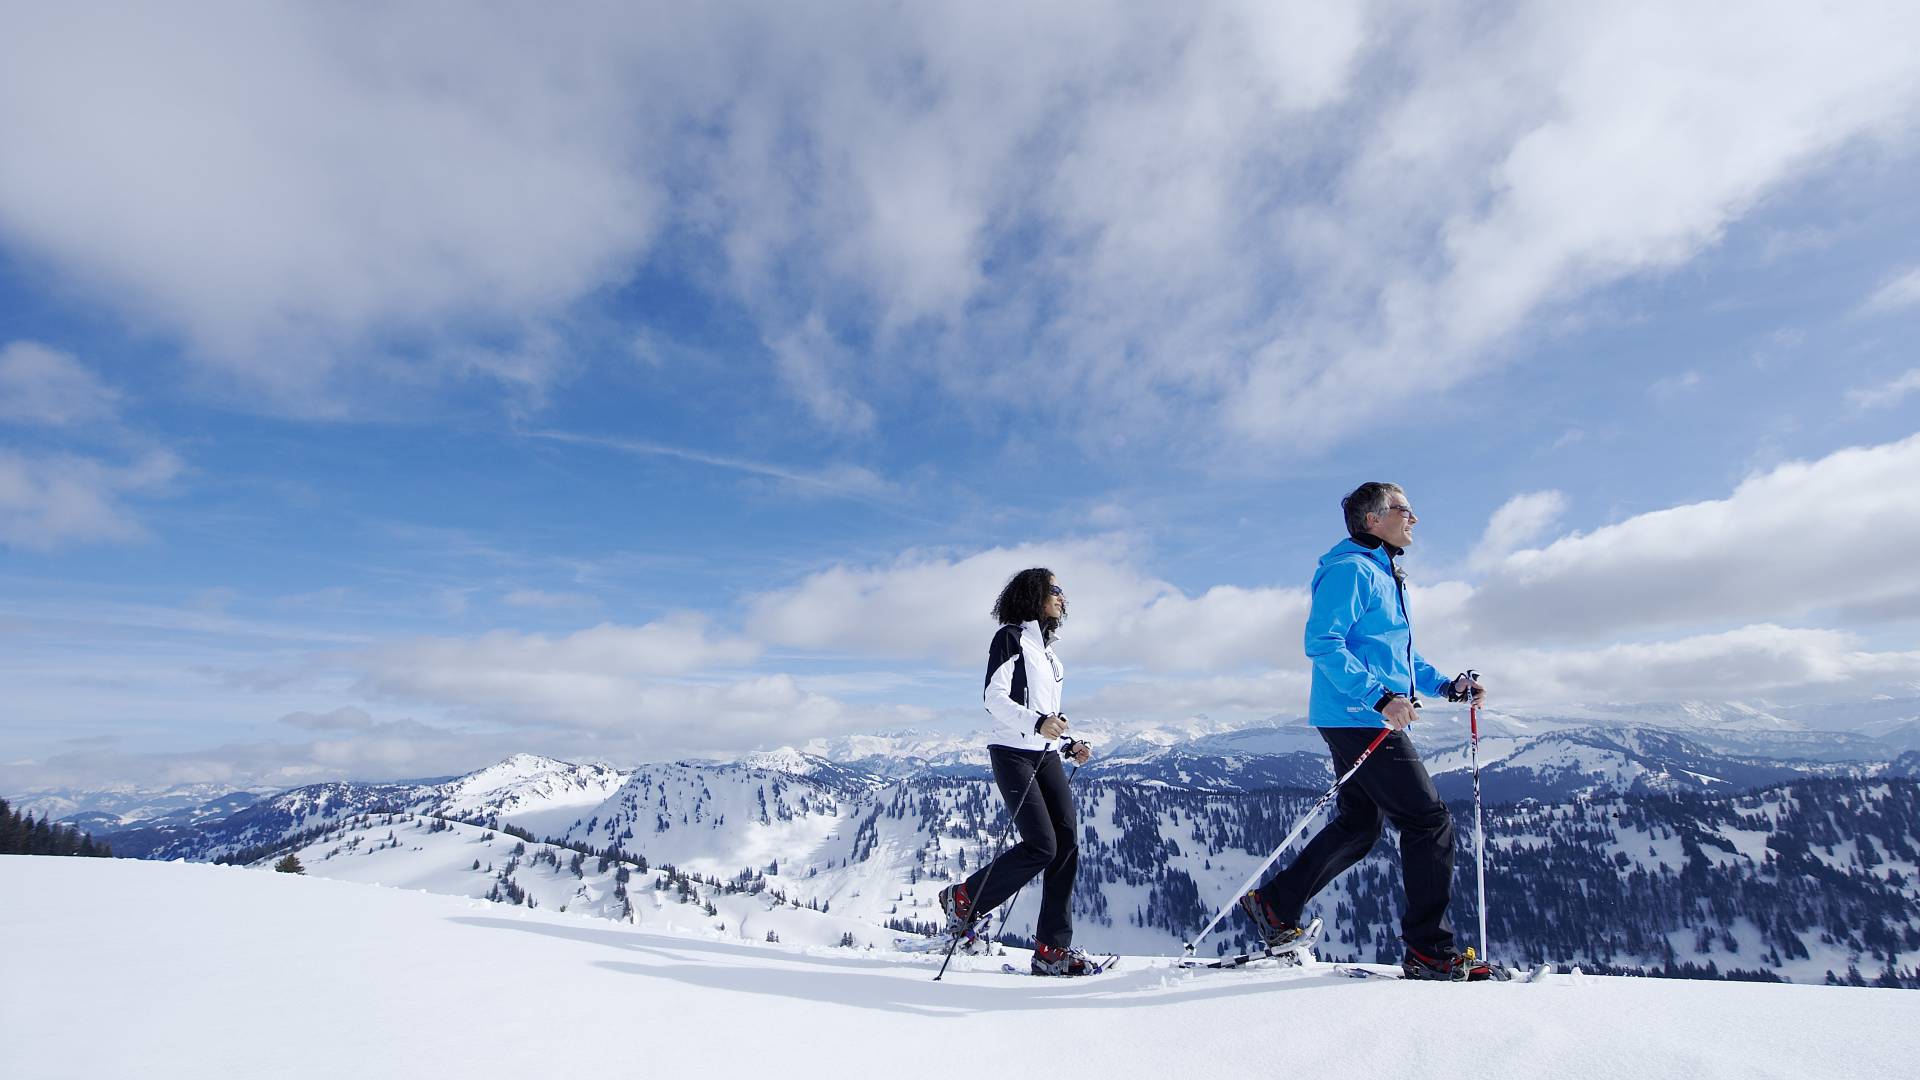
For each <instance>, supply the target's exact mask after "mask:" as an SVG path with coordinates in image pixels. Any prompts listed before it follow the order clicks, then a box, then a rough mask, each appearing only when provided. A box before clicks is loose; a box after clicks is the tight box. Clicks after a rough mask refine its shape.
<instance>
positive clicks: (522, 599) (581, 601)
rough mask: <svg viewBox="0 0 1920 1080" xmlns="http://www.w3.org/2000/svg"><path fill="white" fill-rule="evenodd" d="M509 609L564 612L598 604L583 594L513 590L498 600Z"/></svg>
mask: <svg viewBox="0 0 1920 1080" xmlns="http://www.w3.org/2000/svg"><path fill="white" fill-rule="evenodd" d="M500 599H501V601H502V602H503V603H505V604H506V605H507V606H509V607H524V608H546V609H549V610H564V609H567V608H588V607H595V606H597V605H598V604H599V603H600V602H599V601H598V600H596V599H594V598H593V597H591V596H587V595H585V594H583V593H556V592H545V591H543V590H540V589H515V590H513V591H512V592H510V593H508V594H506V595H505V596H503V597H501V598H500Z"/></svg>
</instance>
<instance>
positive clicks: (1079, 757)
mask: <svg viewBox="0 0 1920 1080" xmlns="http://www.w3.org/2000/svg"><path fill="white" fill-rule="evenodd" d="M1060 750H1061V753H1064V754H1065V755H1066V756H1067V758H1068V759H1069V760H1071V761H1072V762H1073V763H1074V764H1075V765H1085V764H1086V763H1087V759H1088V758H1090V757H1092V756H1093V747H1091V746H1088V745H1087V744H1086V743H1084V742H1081V741H1080V740H1079V739H1068V740H1067V745H1065V746H1063V747H1061V748H1060Z"/></svg>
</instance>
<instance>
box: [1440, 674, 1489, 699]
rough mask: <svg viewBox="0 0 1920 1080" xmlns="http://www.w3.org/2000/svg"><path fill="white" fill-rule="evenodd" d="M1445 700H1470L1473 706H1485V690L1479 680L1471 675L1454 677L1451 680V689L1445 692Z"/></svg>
mask: <svg viewBox="0 0 1920 1080" xmlns="http://www.w3.org/2000/svg"><path fill="white" fill-rule="evenodd" d="M1447 700H1448V701H1469V700H1471V701H1472V702H1473V703H1474V704H1475V705H1485V704H1486V703H1487V688H1486V687H1484V686H1481V685H1480V680H1479V679H1476V678H1474V677H1473V675H1472V674H1471V673H1467V674H1461V675H1456V676H1455V677H1454V680H1453V687H1452V689H1451V690H1449V691H1448V692H1447Z"/></svg>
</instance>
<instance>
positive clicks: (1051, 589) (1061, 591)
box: [1047, 585, 1067, 596]
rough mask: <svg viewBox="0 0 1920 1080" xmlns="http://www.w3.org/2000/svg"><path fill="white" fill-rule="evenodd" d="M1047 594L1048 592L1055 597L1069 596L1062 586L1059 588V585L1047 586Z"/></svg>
mask: <svg viewBox="0 0 1920 1080" xmlns="http://www.w3.org/2000/svg"><path fill="white" fill-rule="evenodd" d="M1047 592H1048V593H1050V594H1052V595H1054V596H1065V595H1067V591H1066V590H1065V589H1062V588H1061V587H1060V586H1058V585H1049V586H1047Z"/></svg>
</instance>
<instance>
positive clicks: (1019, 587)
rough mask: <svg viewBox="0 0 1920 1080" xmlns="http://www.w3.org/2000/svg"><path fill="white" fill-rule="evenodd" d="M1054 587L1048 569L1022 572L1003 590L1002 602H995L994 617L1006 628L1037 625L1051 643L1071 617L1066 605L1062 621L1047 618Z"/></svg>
mask: <svg viewBox="0 0 1920 1080" xmlns="http://www.w3.org/2000/svg"><path fill="white" fill-rule="evenodd" d="M1052 585H1053V571H1051V570H1049V569H1047V568H1046V567H1044V566H1036V567H1034V568H1033V569H1031V570H1022V571H1020V572H1019V573H1017V574H1015V575H1013V577H1012V578H1011V579H1009V580H1008V581H1007V587H1006V588H1004V589H1001V590H1000V599H998V600H995V601H994V602H993V617H994V619H995V620H997V621H998V622H999V623H1000V624H1001V625H1002V626H1010V625H1017V624H1019V623H1028V622H1037V623H1039V624H1040V632H1041V634H1043V635H1044V636H1045V637H1046V639H1047V640H1048V641H1052V640H1053V638H1054V634H1055V633H1057V632H1058V631H1059V629H1060V622H1061V620H1063V619H1065V618H1066V617H1067V611H1066V604H1065V603H1064V602H1062V604H1061V605H1060V618H1059V619H1049V618H1047V615H1046V611H1047V597H1048V596H1049V595H1051V594H1050V591H1049V590H1050V588H1051V586H1052Z"/></svg>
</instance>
